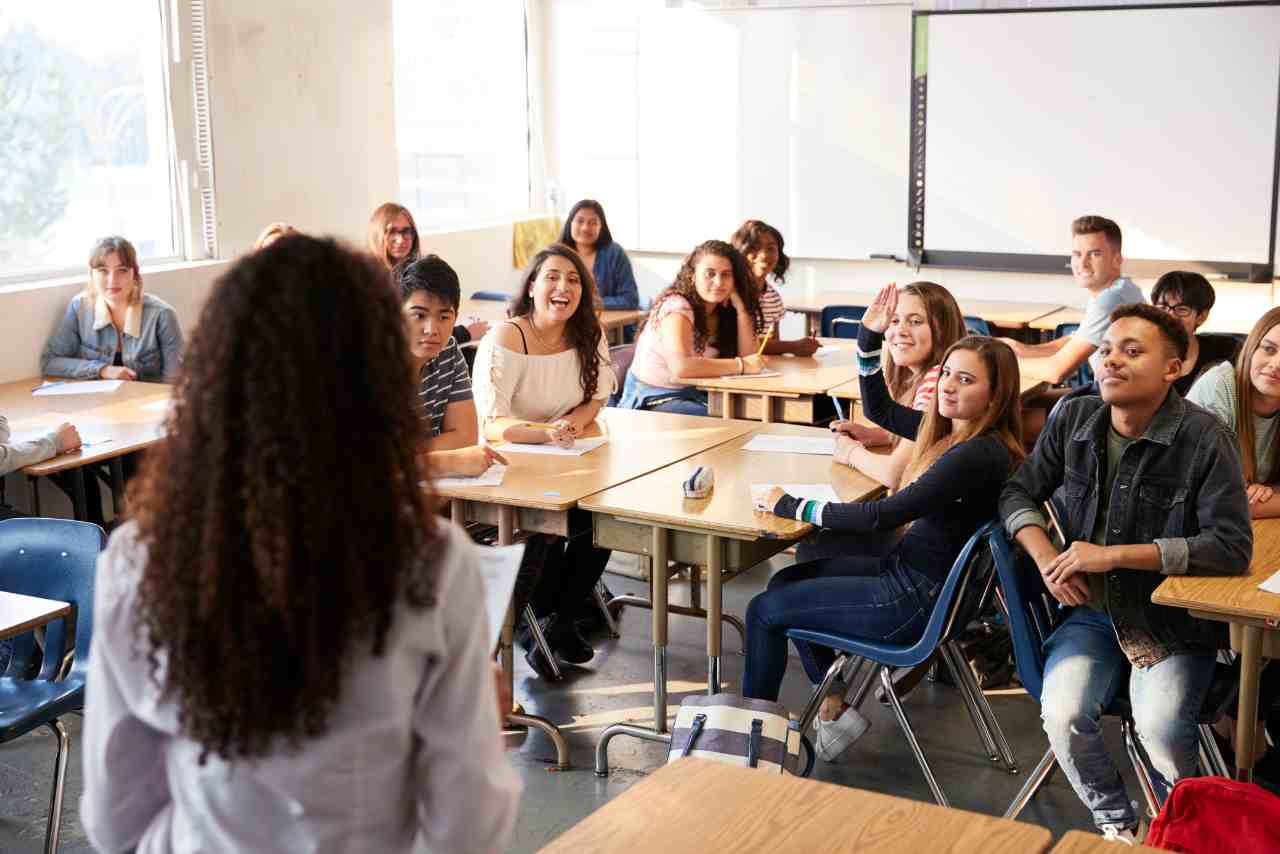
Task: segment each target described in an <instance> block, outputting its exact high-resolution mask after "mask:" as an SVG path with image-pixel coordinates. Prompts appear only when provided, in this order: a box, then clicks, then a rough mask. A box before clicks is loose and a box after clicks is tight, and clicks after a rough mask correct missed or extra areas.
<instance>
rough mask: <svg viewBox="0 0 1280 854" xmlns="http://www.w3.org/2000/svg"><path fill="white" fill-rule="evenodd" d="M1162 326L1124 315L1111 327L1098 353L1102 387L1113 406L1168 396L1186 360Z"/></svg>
mask: <svg viewBox="0 0 1280 854" xmlns="http://www.w3.org/2000/svg"><path fill="white" fill-rule="evenodd" d="M1171 350H1172V347H1171V346H1170V345H1169V343H1168V341H1166V340H1165V337H1164V335H1162V334H1161V332H1160V330H1159V328H1157V327H1156V325H1155V324H1154V323H1151V322H1150V321H1148V320H1143V319H1142V318H1141V317H1122V318H1120V319H1119V320H1117V321H1116V322H1115V323H1112V324H1111V326H1110V327H1108V329H1107V332H1106V334H1105V335H1104V336H1103V338H1102V346H1100V347H1099V348H1098V355H1099V356H1100V357H1101V359H1102V363H1101V366H1100V367H1101V369H1100V370H1099V371H1098V388H1099V390H1100V392H1101V395H1102V399H1103V400H1104V401H1106V402H1107V403H1109V404H1111V405H1112V406H1126V405H1133V404H1142V403H1155V402H1158V401H1161V400H1164V396H1165V394H1166V393H1167V392H1168V390H1169V385H1170V384H1171V383H1172V382H1173V381H1174V380H1176V379H1177V378H1178V374H1179V373H1180V372H1181V370H1182V360H1181V359H1179V358H1178V357H1177V356H1175V355H1174V354H1173V353H1172V352H1170V351H1171Z"/></svg>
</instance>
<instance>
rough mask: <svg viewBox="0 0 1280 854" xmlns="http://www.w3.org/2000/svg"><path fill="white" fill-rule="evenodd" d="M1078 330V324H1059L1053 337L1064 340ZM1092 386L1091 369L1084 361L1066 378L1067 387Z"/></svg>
mask: <svg viewBox="0 0 1280 854" xmlns="http://www.w3.org/2000/svg"><path fill="white" fill-rule="evenodd" d="M1079 328H1080V324H1078V323H1059V324H1058V325H1057V327H1056V328H1055V329H1054V330H1053V337H1054V338H1055V339H1056V338H1065V337H1067V336H1068V335H1072V334H1074V333H1075V331H1076V330H1077V329H1079ZM1092 384H1093V368H1091V367H1089V360H1088V359H1085V360H1084V361H1083V362H1081V363H1080V367H1078V368H1076V370H1075V373H1073V374H1071V376H1069V377H1067V385H1071V386H1080V385H1092Z"/></svg>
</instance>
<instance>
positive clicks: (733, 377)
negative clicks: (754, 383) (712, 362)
mask: <svg viewBox="0 0 1280 854" xmlns="http://www.w3.org/2000/svg"><path fill="white" fill-rule="evenodd" d="M780 376H782V372H781V371H761V372H760V373H758V374H725V375H724V376H722V377H717V379H722V380H759V379H764V378H765V377H780Z"/></svg>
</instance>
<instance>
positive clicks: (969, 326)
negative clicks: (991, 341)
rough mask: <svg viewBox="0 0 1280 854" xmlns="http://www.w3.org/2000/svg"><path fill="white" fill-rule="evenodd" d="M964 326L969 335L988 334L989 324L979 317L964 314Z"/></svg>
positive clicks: (989, 332)
mask: <svg viewBox="0 0 1280 854" xmlns="http://www.w3.org/2000/svg"><path fill="white" fill-rule="evenodd" d="M964 328H965V329H966V330H968V332H969V334H970V335H990V334H991V324H990V323H987V322H986V321H985V320H983V319H982V318H981V317H971V316H970V315H967V314H966V315H965V316H964Z"/></svg>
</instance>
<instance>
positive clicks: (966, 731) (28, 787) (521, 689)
mask: <svg viewBox="0 0 1280 854" xmlns="http://www.w3.org/2000/svg"><path fill="white" fill-rule="evenodd" d="M614 561H615V564H616V565H618V566H633V565H634V561H635V558H633V557H630V556H627V555H618V556H615V557H614ZM789 562H790V558H786V557H781V556H780V557H778V558H775V559H774V560H772V561H770V562H769V563H768V564H763V565H761V566H758V567H756V568H755V569H754V570H752V571H751V572H749V573H746V574H744V575H742V576H740V577H738V578H736V579H734V580H733V581H732V582H731V583H729V584H727V585H726V586H725V610H726V611H728V612H731V613H736V614H739V615H741V614H742V613H743V612H744V611H745V609H746V604H747V601H748V600H749V599H750V597H751V596H752V595H754V594H755V593H756V592H758V591H759V590H761V589H763V587H764V584H765V582H766V581H767V580H768V577H769V575H770V574H771V573H772V572H774V571H776V570H777V569H780V568H781V567H783V566H785V565H787V564H788V563H789ZM607 581H608V583H609V586H610V587H611V588H612V589H613V591H614V592H615V593H620V592H623V591H630V592H635V593H643V592H644V589H643V585H642V584H641V583H640V582H637V581H633V580H631V579H629V578H623V577H620V576H618V575H612V574H611V575H609V576H607ZM671 595H672V601H675V602H680V601H687V596H688V587H687V585H686V584H683V583H681V582H678V581H673V582H672V594H671ZM621 630H622V637H621V638H619V639H617V640H612V639H610V640H599V641H598V642H597V653H596V657H595V659H594V660H593V661H592V662H591V664H590V665H589V666H587V667H581V668H570V669H569V671H568V673H567V674H566V678H565V680H564V682H563V683H561V684H547V683H544V682H542V681H541V680H539V679H537V678H536V677H534V676H533V675H532V673H531V671H529V670H528V668H527V666H526V665H525V663H524V660H523V658H521V657H520V656H517V657H516V696H517V698H518V700H519V701H520V702H522V703H524V704H525V706H526V707H527V708H528V709H529V711H530V712H532V713H536V714H541V715H543V716H545V717H548V718H550V719H551V720H553V721H555V722H557V723H560V724H561V725H562V728H563V729H564V732H565V735H566V736H567V738H568V740H569V744H570V747H571V749H572V761H573V768H572V770H570V771H567V772H557V771H553V770H548V768H549V767H550V766H551V765H552V764H553V763H554V756H555V751H554V749H553V748H552V746H551V744H550V742H549V741H548V740H547V739H546V738H545V736H543V735H542V734H541V733H538V732H536V731H535V732H533V733H532V734H528V735H525V734H511V735H508V736H506V738H507V744H508V746H509V748H510V752H509V756H510V759H511V762H512V763H513V764H514V765H515V767H516V768H518V769H519V771H520V773H521V776H522V777H523V778H524V782H525V791H524V797H523V800H522V802H521V806H520V817H519V822H518V824H517V826H516V833H515V838H514V841H513V844H512V846H511V848H510V850H511V851H512V852H532V851H537V850H538V849H539V848H541V847H542V846H543V845H545V844H546V843H548V842H549V841H550V840H552V839H554V838H555V837H556V836H557V835H559V834H560V833H562V832H563V831H565V830H566V829H567V828H569V827H570V826H572V825H573V824H575V823H577V822H578V821H580V820H581V819H582V818H583V817H585V816H586V815H587V814H589V813H591V812H592V811H593V810H595V809H596V808H597V807H599V806H600V805H602V804H604V803H605V802H606V801H608V800H609V799H610V798H613V797H615V796H616V795H618V794H620V793H621V792H623V791H625V790H626V789H627V788H628V787H629V786H630V785H631V784H632V783H634V782H636V781H637V780H638V779H640V778H641V777H642V776H643V775H645V774H646V773H648V772H650V771H652V770H653V769H655V768H657V767H658V766H659V765H661V764H662V762H663V761H664V760H665V758H666V755H665V750H664V748H663V746H662V745H659V744H654V743H651V742H643V741H639V740H637V739H633V738H628V737H625V736H620V737H618V738H615V739H614V740H613V742H612V744H611V746H610V751H609V760H610V765H611V769H612V773H611V774H610V776H609V778H608V779H599V778H597V777H596V776H595V774H594V772H593V771H592V760H593V757H594V748H595V741H596V736H597V734H598V733H599V732H600V730H601V729H603V728H604V727H605V726H607V725H608V724H611V723H614V722H616V721H621V720H628V719H633V720H647V719H650V717H651V707H652V694H651V692H652V660H653V659H652V647H651V646H650V644H649V613H648V612H647V611H640V610H635V609H633V610H629V611H627V612H624V614H623V617H622V622H621ZM670 634H671V638H670V640H671V645H670V648H669V653H668V659H669V678H670V681H669V684H670V689H669V693H668V698H669V702H670V703H671V704H672V705H673V706H674V705H677V704H678V703H679V702H680V699H681V698H682V697H683V696H685V695H686V694H688V693H691V692H698V691H703V690H705V684H706V682H705V680H706V655H705V630H704V624H703V623H702V621H700V620H695V619H691V618H687V617H680V616H673V617H672V619H671V633H670ZM724 637H725V650H726V653H727V654H726V655H725V657H724V660H723V665H722V668H723V679H724V684H725V686H726V687H727V688H729V689H736V687H737V686H738V685H739V684H740V681H741V677H742V663H743V659H742V656H741V655H740V654H738V641H737V636H736V633H735V632H734V631H733V630H732V629H729V628H726V630H725V636H724ZM808 694H809V685H808V683H807V681H806V680H805V678H804V675H803V671H802V670H801V668H800V666H799V663H798V662H796V661H795V660H794V657H793V660H792V666H791V667H790V668H788V671H787V679H786V682H785V684H784V687H783V692H782V701H783V702H784V703H786V704H787V706H788V707H789V708H790V709H792V710H797V711H798V710H799V709H800V708H801V706H802V705H803V703H804V701H805V699H806V698H807V697H808ZM989 699H990V702H991V705H992V708H993V709H994V710H995V713H996V715H997V717H998V718H999V720H1000V723H1001V726H1002V727H1003V729H1004V732H1005V735H1006V736H1007V737H1008V739H1009V741H1010V743H1011V745H1012V746H1013V751H1014V755H1015V756H1016V757H1017V760H1018V765H1019V770H1020V772H1021V773H1019V774H1018V775H1016V776H1014V775H1010V774H1008V773H1006V772H1005V771H1003V770H1001V768H1000V767H999V766H997V765H995V764H994V763H992V762H990V761H988V760H987V758H986V757H985V755H984V754H983V753H982V751H981V748H980V747H979V741H978V737H977V734H976V733H975V731H974V728H973V725H972V723H971V722H970V720H969V716H968V714H967V713H966V712H965V709H964V706H963V702H962V700H961V698H960V696H959V694H958V693H957V692H956V690H955V689H953V688H950V687H948V686H946V685H943V684H933V683H929V682H927V681H926V682H924V683H922V684H921V686H920V687H919V688H917V689H916V691H914V692H913V693H912V694H911V695H910V697H909V698H908V699H907V700H906V702H905V706H906V709H907V714H908V715H910V716H911V720H912V723H913V724H914V726H915V728H916V732H917V734H918V735H919V737H920V740H921V743H922V745H923V748H924V750H925V753H926V755H927V756H928V757H929V760H930V762H931V764H932V765H933V769H934V773H935V774H937V776H938V778H939V782H940V783H941V785H942V787H943V789H944V790H945V791H946V792H947V794H948V796H949V797H950V798H951V800H952V804H953V806H956V807H959V808H962V809H968V810H974V811H976V812H982V813H988V814H997V815H998V814H1000V813H1002V812H1003V811H1004V809H1005V807H1006V806H1007V805H1008V804H1009V802H1010V801H1011V800H1012V799H1013V796H1014V794H1015V793H1016V792H1017V790H1018V788H1019V787H1020V786H1021V785H1022V781H1023V779H1024V775H1025V774H1026V773H1027V772H1029V771H1030V770H1031V768H1032V767H1033V766H1034V765H1035V763H1036V762H1037V761H1039V759H1040V757H1041V756H1042V755H1043V753H1044V750H1045V747H1046V745H1045V739H1044V736H1043V734H1042V733H1041V732H1040V727H1039V718H1038V717H1037V709H1036V707H1035V704H1034V703H1032V702H1031V701H1030V700H1029V699H1028V698H1027V696H1026V694H1025V693H1023V692H1022V691H1021V690H1010V691H1007V692H993V693H991V694H990V695H989ZM863 711H864V713H866V714H867V715H868V717H870V718H871V720H872V726H871V729H870V730H869V731H868V732H867V734H866V735H865V736H863V738H862V739H861V740H860V741H859V742H858V743H857V744H856V745H855V746H854V748H853V749H852V751H851V752H850V753H849V754H847V755H846V757H845V759H844V760H843V761H842V762H840V763H838V764H827V763H823V762H819V763H818V765H817V768H816V770H815V772H814V776H815V778H816V779H819V780H825V781H829V782H833V783H840V784H843V785H849V786H857V787H860V788H864V789H871V790H874V791H878V792H885V793H888V794H893V795H899V796H901V797H906V798H914V799H916V800H922V801H929V800H931V798H930V794H929V790H928V787H927V786H926V784H925V781H924V777H923V776H922V775H921V773H920V770H919V768H918V766H917V765H916V763H915V760H914V759H913V758H912V756H911V752H910V748H909V747H908V746H907V744H906V741H905V739H904V738H903V737H902V734H901V732H900V731H899V729H898V726H897V723H896V721H895V720H894V718H893V714H892V712H891V711H890V710H889V709H888V708H887V707H884V706H881V705H880V704H879V703H877V702H876V701H875V697H874V694H873V695H872V696H871V697H869V698H868V700H867V702H866V704H865V705H864V706H863ZM68 730H69V732H70V734H71V739H72V755H71V761H70V763H69V768H68V782H67V797H66V806H65V812H64V814H63V824H62V828H63V837H62V845H61V850H62V851H63V852H64V854H81V852H89V851H90V850H91V848H90V847H89V845H88V842H87V841H86V839H85V835H84V831H83V829H82V827H81V826H80V819H79V797H80V791H81V773H80V763H81V755H80V750H79V747H80V734H81V720H80V718H79V717H74V716H73V717H71V718H70V719H69V721H68ZM1107 732H1108V737H1109V738H1110V740H1111V743H1112V750H1113V754H1114V755H1115V756H1117V757H1120V758H1121V760H1123V752H1122V747H1121V741H1120V737H1119V728H1118V726H1108V730H1107ZM53 748H54V745H53V740H52V736H51V735H50V734H48V730H40V731H39V732H37V733H33V734H31V735H28V736H26V737H24V738H22V739H19V740H18V741H16V742H13V743H11V744H6V745H2V746H0V804H3V807H2V808H0V851H3V852H5V854H27V852H32V853H33V854H34V852H38V851H40V850H42V846H43V839H44V827H45V821H46V816H47V815H48V812H47V811H48V804H49V787H50V781H51V779H52V773H53V755H54V750H53ZM549 759H550V761H549ZM1121 770H1122V773H1123V774H1124V776H1125V778H1126V779H1127V780H1128V781H1129V786H1130V793H1131V796H1132V797H1135V798H1136V797H1137V792H1138V789H1137V784H1136V782H1135V781H1134V779H1133V774H1132V769H1130V768H1129V766H1128V764H1127V762H1122V764H1121ZM710 810H711V806H710V805H708V811H709V812H710ZM1023 819H1024V820H1027V821H1031V822H1035V823H1037V824H1041V825H1044V826H1045V827H1048V828H1049V829H1050V830H1052V831H1053V833H1054V835H1055V837H1056V836H1058V835H1060V834H1062V833H1065V832H1066V831H1068V830H1072V829H1086V830H1087V829H1090V822H1089V818H1088V814H1087V813H1086V811H1085V809H1084V807H1083V806H1081V805H1080V803H1079V802H1078V801H1077V800H1076V798H1075V795H1074V794H1073V793H1072V792H1071V790H1070V788H1069V787H1068V786H1067V783H1066V781H1065V779H1064V778H1063V776H1062V775H1061V774H1056V775H1054V777H1053V779H1052V780H1051V781H1050V783H1049V785H1048V786H1047V787H1046V788H1045V789H1044V790H1042V791H1041V793H1040V795H1039V796H1038V797H1037V798H1036V799H1035V800H1034V801H1032V803H1031V805H1030V806H1028V808H1027V810H1026V811H1025V812H1024V813H1023Z"/></svg>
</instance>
